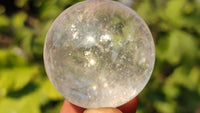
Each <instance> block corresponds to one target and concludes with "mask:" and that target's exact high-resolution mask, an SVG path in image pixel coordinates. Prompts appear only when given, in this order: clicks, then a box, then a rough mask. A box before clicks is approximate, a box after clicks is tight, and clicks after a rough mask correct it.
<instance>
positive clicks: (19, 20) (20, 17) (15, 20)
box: [12, 12, 27, 32]
mask: <svg viewBox="0 0 200 113" xmlns="http://www.w3.org/2000/svg"><path fill="white" fill-rule="evenodd" d="M26 18H27V14H26V13H25V12H18V13H16V14H15V15H14V16H13V17H12V25H13V26H14V27H15V28H20V27H22V26H23V25H24V22H25V20H26ZM21 32H23V31H21Z"/></svg>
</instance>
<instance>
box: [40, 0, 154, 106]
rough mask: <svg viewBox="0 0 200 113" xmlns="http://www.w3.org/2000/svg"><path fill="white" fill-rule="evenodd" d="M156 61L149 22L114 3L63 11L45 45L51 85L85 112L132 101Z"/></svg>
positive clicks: (93, 1)
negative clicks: (147, 23)
mask: <svg viewBox="0 0 200 113" xmlns="http://www.w3.org/2000/svg"><path fill="white" fill-rule="evenodd" d="M154 61H155V48H154V41H153V38H152V35H151V33H150V31H149V29H148V27H147V25H146V24H145V22H144V21H143V20H142V19H141V17H139V16H138V14H136V13H135V12H134V11H133V10H132V9H130V8H128V7H126V6H125V5H122V4H120V3H117V2H114V1H111V0H89V1H84V2H80V3H78V4H76V5H73V6H71V7H70V8H68V9H66V10H65V11H63V12H62V13H61V14H60V15H59V16H58V17H57V18H56V20H55V21H54V22H53V24H52V25H51V27H50V29H49V31H48V33H47V36H46V40H45V45H44V62H45V68H46V72H47V74H48V77H49V79H50V81H51V82H52V84H53V85H54V87H55V88H56V89H57V90H58V91H59V92H60V93H61V95H63V96H64V98H65V99H67V100H68V101H70V102H71V103H73V104H75V105H78V106H81V107H84V108H99V107H117V106H120V105H122V104H124V103H126V102H128V101H130V100H131V99H133V98H134V97H135V96H137V95H138V93H139V92H140V91H141V90H142V89H143V88H144V87H145V85H146V84H147V82H148V80H149V78H150V76H151V73H152V70H153V67H154Z"/></svg>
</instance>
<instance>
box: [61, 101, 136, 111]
mask: <svg viewBox="0 0 200 113" xmlns="http://www.w3.org/2000/svg"><path fill="white" fill-rule="evenodd" d="M137 104H138V97H135V98H134V99H132V100H131V101H129V102H128V103H126V104H124V105H122V106H119V107H117V108H110V107H109V108H97V109H87V110H86V109H84V108H81V107H78V106H76V105H73V104H71V103H69V102H68V101H66V100H65V101H64V104H63V106H62V109H61V111H60V113H135V112H136V109H137Z"/></svg>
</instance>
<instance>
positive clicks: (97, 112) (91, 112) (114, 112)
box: [83, 108, 122, 113]
mask: <svg viewBox="0 0 200 113" xmlns="http://www.w3.org/2000/svg"><path fill="white" fill-rule="evenodd" d="M83 113H122V112H121V111H120V110H118V109H116V108H97V109H87V110H85V111H84V112H83Z"/></svg>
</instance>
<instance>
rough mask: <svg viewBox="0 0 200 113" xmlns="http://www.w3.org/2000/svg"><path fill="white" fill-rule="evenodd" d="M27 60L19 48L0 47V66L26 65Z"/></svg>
mask: <svg viewBox="0 0 200 113" xmlns="http://www.w3.org/2000/svg"><path fill="white" fill-rule="evenodd" d="M26 65H27V61H26V59H25V58H24V56H23V53H22V50H21V49H20V48H13V49H11V50H9V49H7V50H6V49H1V50H0V67H4V68H5V67H14V66H26Z"/></svg>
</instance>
